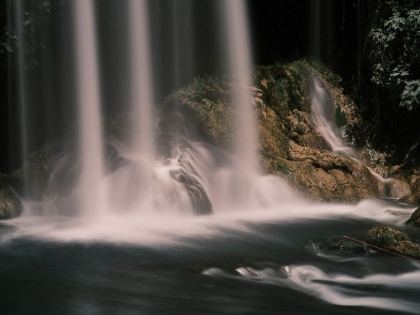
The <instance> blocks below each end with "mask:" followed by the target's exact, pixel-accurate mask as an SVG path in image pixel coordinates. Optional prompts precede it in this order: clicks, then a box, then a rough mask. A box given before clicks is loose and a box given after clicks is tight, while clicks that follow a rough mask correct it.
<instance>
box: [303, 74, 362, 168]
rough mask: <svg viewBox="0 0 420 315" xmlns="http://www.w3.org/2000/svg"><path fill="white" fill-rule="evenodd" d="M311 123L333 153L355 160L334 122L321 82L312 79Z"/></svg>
mask: <svg viewBox="0 0 420 315" xmlns="http://www.w3.org/2000/svg"><path fill="white" fill-rule="evenodd" d="M310 98H311V110H312V121H313V122H314V124H315V126H316V128H317V129H318V130H319V132H320V133H321V135H322V136H323V138H324V139H325V141H327V143H328V144H329V145H330V146H331V149H332V151H333V152H334V153H336V154H338V155H342V156H345V157H348V158H352V159H355V160H357V154H356V152H355V151H354V150H353V149H352V148H350V147H349V146H347V144H345V143H344V141H343V139H342V138H341V136H340V132H339V130H338V128H337V126H336V124H335V122H334V120H335V119H334V116H333V115H332V108H331V102H330V101H329V99H328V98H329V96H328V94H327V91H326V89H325V88H324V85H323V83H322V81H321V80H320V79H319V78H318V77H313V78H312V81H311V88H310Z"/></svg>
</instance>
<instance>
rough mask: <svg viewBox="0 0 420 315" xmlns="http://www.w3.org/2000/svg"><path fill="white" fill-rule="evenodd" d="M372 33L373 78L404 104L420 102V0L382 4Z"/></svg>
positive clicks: (416, 104) (391, 1)
mask: <svg viewBox="0 0 420 315" xmlns="http://www.w3.org/2000/svg"><path fill="white" fill-rule="evenodd" d="M373 25H374V27H373V28H372V29H371V31H370V33H369V44H370V46H369V48H370V54H369V59H370V61H371V65H372V77H371V81H372V82H373V83H374V84H375V85H377V86H379V87H381V88H382V89H383V90H384V91H385V92H387V93H388V94H389V95H390V96H391V97H397V98H399V100H400V106H403V107H406V108H408V109H409V110H411V109H413V108H414V107H416V106H418V105H419V104H420V9H419V1H418V0H387V1H381V2H379V3H378V8H377V10H376V12H375V17H374V20H373Z"/></svg>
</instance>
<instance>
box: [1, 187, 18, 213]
mask: <svg viewBox="0 0 420 315" xmlns="http://www.w3.org/2000/svg"><path fill="white" fill-rule="evenodd" d="M22 210H23V208H22V203H21V201H20V199H19V198H18V197H17V196H16V195H15V193H14V192H13V190H12V189H11V188H10V186H8V185H0V220H5V219H12V218H16V217H18V216H20V215H21V213H22Z"/></svg>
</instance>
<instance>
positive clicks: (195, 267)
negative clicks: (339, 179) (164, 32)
mask: <svg viewBox="0 0 420 315" xmlns="http://www.w3.org/2000/svg"><path fill="white" fill-rule="evenodd" d="M73 4H74V7H73V11H74V12H73V14H74V21H75V30H74V31H75V47H76V49H75V55H76V58H75V60H76V65H77V67H76V68H77V71H76V73H77V75H76V80H77V103H78V104H77V106H76V108H77V111H78V113H79V121H78V141H77V148H76V151H77V159H76V160H77V161H76V162H75V164H74V165H72V167H71V168H70V170H69V171H68V172H67V173H66V172H64V171H63V170H62V168H63V165H67V164H66V163H68V161H69V160H71V158H70V157H69V156H71V154H74V152H71V154H70V153H69V154H67V155H66V154H61V155H58V156H57V157H56V160H54V163H53V164H54V165H55V166H56V168H55V169H53V171H52V173H51V178H50V183H49V186H48V187H49V188H48V191H47V192H46V193H45V196H43V198H42V199H33V198H30V197H29V196H21V197H22V199H23V206H24V213H23V214H22V216H21V217H20V218H16V219H12V220H8V221H3V222H1V223H0V279H1V285H0V309H1V313H2V314H355V313H357V314H372V313H373V312H374V313H375V314H417V313H418V310H419V309H420V303H419V301H418V292H419V289H420V271H419V267H420V264H419V263H418V262H415V261H411V260H407V259H404V258H401V257H396V256H395V257H394V256H390V255H388V254H384V253H382V252H379V251H374V250H370V252H369V253H368V254H366V255H363V256H358V257H340V256H331V255H330V256H327V255H323V254H321V253H319V250H318V248H317V244H318V242H319V241H320V240H321V239H324V238H327V237H330V236H335V235H344V234H346V235H352V234H353V233H357V232H363V231H365V230H366V229H368V228H369V227H370V226H371V225H372V224H375V223H381V224H387V225H391V226H395V227H398V228H401V229H402V228H403V227H404V222H405V221H406V220H407V219H408V218H409V216H410V214H411V213H412V211H413V208H409V207H406V206H403V205H399V204H396V203H395V202H394V203H393V202H391V201H386V200H364V201H361V202H360V203H358V204H356V205H354V204H348V205H343V204H331V203H329V204H325V203H314V202H309V201H305V200H303V199H302V198H301V197H299V196H298V195H297V193H296V192H294V190H293V189H292V188H291V187H289V185H288V184H287V183H286V181H285V180H283V179H282V178H279V177H275V176H267V175H262V174H261V173H260V170H259V169H258V154H257V128H256V122H255V117H254V110H253V107H252V106H253V105H252V102H251V87H252V85H253V83H252V81H251V77H252V76H251V73H250V71H251V64H252V55H251V53H250V51H251V46H252V43H251V40H250V37H249V31H248V22H247V19H246V6H245V2H243V1H233V0H232V1H221V2H218V5H219V7H218V10H219V11H220V12H221V17H222V18H221V22H220V23H221V24H222V26H221V28H222V29H223V30H226V32H223V34H221V36H220V37H221V43H222V48H223V49H221V51H223V56H224V57H226V56H227V57H226V59H227V64H228V71H229V73H230V76H229V78H230V80H231V82H232V86H233V87H235V93H233V97H232V99H231V100H229V102H231V103H232V106H233V107H234V108H235V110H236V111H237V112H238V113H239V114H238V115H237V117H235V122H234V126H235V130H234V136H233V138H234V145H233V150H232V151H231V152H230V151H227V150H224V149H221V148H219V147H216V146H214V145H212V144H210V143H207V142H204V141H202V140H200V139H197V137H192V136H190V132H189V131H190V130H189V123H188V121H185V120H183V119H186V118H185V117H181V114H179V117H181V118H182V119H180V121H181V122H184V123H183V124H182V123H181V124H179V121H177V122H175V121H174V122H170V124H173V126H172V125H171V127H172V128H173V129H172V133H171V134H170V139H171V141H170V145H169V149H168V150H167V152H166V154H165V155H162V154H159V153H158V152H159V149H160V148H159V143H158V141H157V138H158V135H157V134H156V133H158V131H157V127H156V126H157V125H158V122H159V119H160V118H161V117H159V115H158V114H157V113H156V111H155V105H156V104H154V103H155V101H154V89H153V84H154V81H153V80H154V78H153V74H154V73H153V70H154V69H155V67H154V66H153V63H154V61H153V57H154V52H153V51H151V50H150V34H151V33H153V32H151V30H150V29H149V25H150V24H151V23H150V22H148V18H149V16H150V15H149V13H148V12H149V10H150V7H151V2H148V1H143V0H142V1H135V0H130V1H128V2H127V3H126V4H127V10H128V12H127V18H128V22H127V25H129V26H128V28H129V30H130V31H129V32H128V34H129V36H128V39H129V40H128V41H129V45H128V47H127V54H126V55H127V58H128V59H129V64H130V68H129V71H128V72H129V73H128V74H127V77H128V78H129V82H130V84H129V87H128V91H129V98H128V99H129V103H130V107H131V110H132V113H134V114H133V115H132V116H131V118H132V119H131V120H130V124H129V126H128V129H129V130H131V132H132V133H131V134H130V136H129V137H127V139H122V140H121V139H116V138H109V136H108V137H107V136H106V135H105V133H104V131H103V129H104V128H103V118H102V116H101V115H102V113H101V109H102V108H101V103H102V100H101V95H103V93H102V94H101V91H100V81H101V77H100V73H101V71H100V69H98V58H99V57H98V54H99V51H98V50H97V47H96V37H97V35H96V33H97V32H98V30H97V29H96V27H95V25H96V24H95V9H94V8H95V7H94V5H93V2H92V1H88V0H75V1H74V3H73ZM172 4H173V5H174V6H175V8H174V9H173V11H172V13H171V14H173V15H177V13H176V12H178V13H179V12H181V13H179V14H180V16H173V21H174V25H178V26H179V25H181V22H180V20H184V17H185V15H188V12H192V9H191V8H192V4H191V3H190V2H189V1H186V2H183V3H182V6H181V7H179V8H178V7H177V5H176V2H173V3H172ZM192 21H193V19H190V20H186V21H185V23H184V24H185V25H189V24H191V23H192ZM184 28H185V27H180V29H184ZM177 29H178V27H174V29H173V32H174V33H175V34H174V35H173V38H174V41H175V43H174V50H175V51H177V53H175V54H174V58H172V59H174V60H175V63H177V64H176V65H173V68H174V69H176V71H177V72H178V71H182V69H183V66H185V67H184V68H185V69H187V70H188V72H190V71H191V72H193V69H192V65H193V64H194V62H191V63H189V64H188V65H187V64H186V65H180V64H178V63H179V62H181V60H184V59H186V58H181V57H183V56H181V54H180V45H179V41H177V40H176V39H177V38H182V39H183V42H185V43H188V45H187V46H188V47H183V48H184V49H185V50H186V51H189V54H190V53H191V54H192V52H193V51H194V49H193V48H194V47H193V46H194V45H193V42H194V41H193V39H192V38H186V36H191V37H192V35H191V34H192V33H193V32H192V31H191V30H190V32H186V33H185V34H179V33H178V31H177ZM160 53H162V52H160ZM188 75H189V74H188ZM176 77H177V78H178V77H180V76H179V75H178V74H177V75H176ZM178 79H179V78H178ZM178 79H177V80H178ZM314 88H315V91H316V93H312V95H311V96H312V102H313V104H315V105H318V107H314V109H313V113H314V116H315V125H317V126H318V128H319V129H320V130H321V133H322V134H323V135H324V137H325V138H326V139H327V138H328V139H331V143H333V145H332V147H333V150H334V152H336V153H338V154H343V155H346V156H349V157H353V156H352V154H353V151H352V150H351V149H350V148H348V147H347V146H346V145H345V144H344V142H343V141H342V140H341V138H340V137H339V135H338V133H336V131H335V129H334V128H335V127H334V126H333V125H331V124H329V123H328V117H327V114H328V113H327V112H326V111H323V108H324V107H323V106H324V105H325V102H326V100H325V99H324V95H325V91H324V90H323V89H322V87H321V86H319V85H318V84H317V83H315V85H314ZM22 106H24V104H23V103H22ZM22 119H24V118H22ZM25 132H27V131H25ZM23 142H25V141H23ZM23 145H24V146H25V145H26V144H25V143H23ZM105 146H107V149H104V148H105ZM110 148H111V149H112V150H113V151H112V152H116V153H115V154H117V156H118V157H119V158H120V159H122V160H123V161H124V163H122V164H121V165H120V166H119V167H118V168H117V169H116V170H113V171H109V170H107V165H106V158H107V156H106V154H107V152H108V151H107V150H110ZM108 167H109V166H108ZM75 170H77V172H78V174H79V176H78V177H77V181H76V184H75V185H74V187H73V188H72V190H70V191H66V190H65V191H64V193H63V192H60V187H58V186H59V185H58V184H57V183H58V181H55V180H56V177H60V176H61V177H64V178H67V177H65V176H64V175H66V176H67V175H69V174H70V175H71V174H73V173H74V172H75ZM63 174H64V175H63ZM174 174H187V175H188V176H191V178H193V179H194V180H195V181H196V183H197V184H196V185H199V186H200V187H202V189H203V191H205V193H206V194H207V196H208V198H209V200H210V201H211V204H212V209H213V213H211V214H208V215H197V213H196V212H197V209H196V208H195V205H194V203H193V202H192V201H191V198H190V195H189V193H188V191H187V190H186V188H185V186H184V185H183V184H182V182H179V181H176V180H175V179H174ZM69 178H70V177H69ZM64 182H65V181H64ZM411 233H412V235H411V236H413V237H418V235H416V234H415V233H414V232H411Z"/></svg>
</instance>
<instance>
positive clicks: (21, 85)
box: [9, 0, 28, 195]
mask: <svg viewBox="0 0 420 315" xmlns="http://www.w3.org/2000/svg"><path fill="white" fill-rule="evenodd" d="M9 5H10V4H9ZM23 14H24V7H23V3H22V0H17V1H16V30H17V34H18V45H19V47H18V64H17V69H18V74H17V76H18V80H19V81H18V94H19V95H18V103H19V123H20V133H21V134H20V140H21V154H22V160H23V161H25V159H26V158H27V157H28V139H27V138H28V130H27V108H26V107H27V95H26V93H27V90H26V75H25V55H24V52H25V51H24V50H25V49H24V42H25V41H24V32H23V21H22V18H23ZM27 173H28V170H27V168H26V167H24V168H23V180H24V193H25V195H26V194H27V193H28V174H27Z"/></svg>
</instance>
